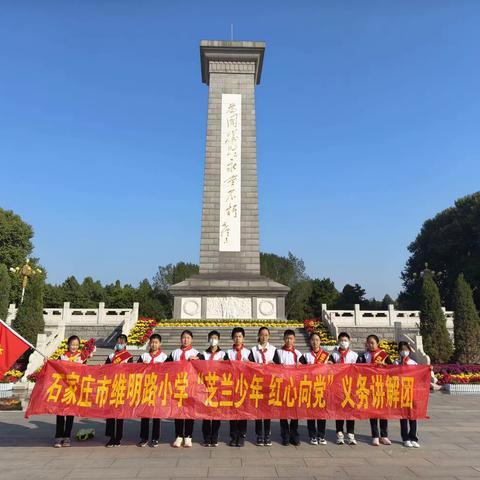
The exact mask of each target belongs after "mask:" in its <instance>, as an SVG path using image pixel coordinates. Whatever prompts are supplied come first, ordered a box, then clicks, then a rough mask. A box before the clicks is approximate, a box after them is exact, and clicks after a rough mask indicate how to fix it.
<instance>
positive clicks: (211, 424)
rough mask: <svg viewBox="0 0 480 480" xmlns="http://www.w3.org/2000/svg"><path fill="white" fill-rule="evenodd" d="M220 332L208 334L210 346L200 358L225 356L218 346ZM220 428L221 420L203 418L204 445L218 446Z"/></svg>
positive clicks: (214, 331) (209, 358) (215, 359)
mask: <svg viewBox="0 0 480 480" xmlns="http://www.w3.org/2000/svg"><path fill="white" fill-rule="evenodd" d="M219 341H220V333H219V332H217V330H212V331H211V332H210V333H209V334H208V345H209V346H208V348H207V349H206V350H205V351H204V352H203V353H201V354H200V355H199V357H200V360H207V361H216V362H218V361H221V360H223V359H224V358H225V352H224V351H223V350H222V349H221V348H220V347H219V346H218V342H219ZM219 430H220V420H203V422H202V433H203V444H202V445H203V446H204V447H218V431H219Z"/></svg>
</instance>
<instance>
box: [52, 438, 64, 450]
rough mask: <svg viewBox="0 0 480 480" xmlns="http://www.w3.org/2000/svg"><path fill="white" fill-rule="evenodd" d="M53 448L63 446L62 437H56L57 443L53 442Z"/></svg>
mask: <svg viewBox="0 0 480 480" xmlns="http://www.w3.org/2000/svg"><path fill="white" fill-rule="evenodd" d="M53 448H62V439H61V438H56V439H55V443H54V444H53Z"/></svg>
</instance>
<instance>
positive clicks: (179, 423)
mask: <svg viewBox="0 0 480 480" xmlns="http://www.w3.org/2000/svg"><path fill="white" fill-rule="evenodd" d="M192 340H193V333H192V332H191V331H190V330H184V331H183V332H182V334H181V335H180V348H177V349H176V350H174V351H173V352H172V353H171V354H170V355H169V357H168V358H167V362H169V361H170V362H188V361H189V360H198V358H199V357H198V356H199V355H200V354H199V352H198V350H195V349H194V348H193V347H192ZM193 422H194V421H193V420H192V419H175V440H174V441H173V443H172V447H174V448H180V447H181V446H182V444H183V446H184V447H185V448H190V447H191V446H192V434H193Z"/></svg>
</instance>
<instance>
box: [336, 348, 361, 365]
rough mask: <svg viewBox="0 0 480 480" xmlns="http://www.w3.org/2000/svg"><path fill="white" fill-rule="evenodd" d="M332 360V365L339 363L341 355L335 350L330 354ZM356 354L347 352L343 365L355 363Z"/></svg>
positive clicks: (350, 351)
mask: <svg viewBox="0 0 480 480" xmlns="http://www.w3.org/2000/svg"><path fill="white" fill-rule="evenodd" d="M331 357H332V360H333V361H334V363H341V355H340V352H339V351H338V348H336V349H335V350H334V351H333V352H332V353H331ZM357 358H358V353H356V352H354V351H353V350H348V352H347V354H346V355H345V363H357Z"/></svg>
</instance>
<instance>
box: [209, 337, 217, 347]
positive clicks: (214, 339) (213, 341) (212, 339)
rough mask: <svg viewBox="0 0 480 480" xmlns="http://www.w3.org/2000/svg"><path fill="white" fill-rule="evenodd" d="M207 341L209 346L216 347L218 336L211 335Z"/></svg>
mask: <svg viewBox="0 0 480 480" xmlns="http://www.w3.org/2000/svg"><path fill="white" fill-rule="evenodd" d="M208 343H209V344H210V346H212V347H216V346H217V345H218V338H215V337H213V338H211V339H210V340H209V342H208Z"/></svg>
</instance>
